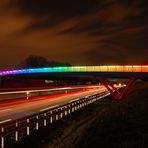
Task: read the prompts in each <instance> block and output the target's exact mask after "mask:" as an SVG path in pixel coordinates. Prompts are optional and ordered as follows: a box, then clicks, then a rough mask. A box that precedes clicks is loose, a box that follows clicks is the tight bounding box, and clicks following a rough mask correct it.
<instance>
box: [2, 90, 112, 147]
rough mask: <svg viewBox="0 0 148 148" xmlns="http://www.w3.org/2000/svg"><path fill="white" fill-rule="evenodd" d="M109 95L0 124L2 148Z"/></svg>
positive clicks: (73, 102) (96, 95)
mask: <svg viewBox="0 0 148 148" xmlns="http://www.w3.org/2000/svg"><path fill="white" fill-rule="evenodd" d="M108 95H110V93H108V91H105V92H102V93H95V94H93V95H91V96H86V97H83V98H79V99H78V100H73V101H71V102H70V103H68V104H65V105H62V106H58V107H54V106H53V108H51V109H48V110H44V111H42V112H40V113H37V114H34V115H31V116H28V117H24V118H21V119H18V120H14V121H10V122H6V123H3V124H0V137H1V139H0V142H1V148H4V147H5V146H8V145H11V144H12V143H14V142H17V141H19V140H21V139H23V138H24V137H25V136H28V135H30V134H31V133H32V132H33V131H36V130H39V128H41V127H45V126H47V125H48V124H52V123H53V122H55V121H57V120H59V119H62V118H63V117H65V116H67V115H69V114H71V113H73V112H75V111H77V110H79V109H81V108H83V107H85V106H87V105H89V104H90V103H93V102H95V101H97V100H99V99H101V98H103V97H106V96H108Z"/></svg>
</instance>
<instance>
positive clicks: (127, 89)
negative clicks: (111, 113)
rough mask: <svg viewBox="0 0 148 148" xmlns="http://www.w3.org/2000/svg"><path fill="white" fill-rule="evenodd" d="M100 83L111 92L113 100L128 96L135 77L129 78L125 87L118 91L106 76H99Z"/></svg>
mask: <svg viewBox="0 0 148 148" xmlns="http://www.w3.org/2000/svg"><path fill="white" fill-rule="evenodd" d="M100 81H101V83H102V84H103V85H104V86H105V87H106V88H107V89H108V91H109V92H110V93H111V95H112V96H113V98H114V99H115V100H121V99H123V97H124V96H126V97H127V96H128V95H129V93H130V92H131V90H132V88H133V86H134V84H135V82H136V79H135V78H130V80H129V82H128V84H127V85H126V86H125V88H124V89H123V90H122V91H120V90H119V89H118V88H116V87H115V86H114V85H113V84H112V83H111V82H110V81H109V80H107V79H106V78H100Z"/></svg>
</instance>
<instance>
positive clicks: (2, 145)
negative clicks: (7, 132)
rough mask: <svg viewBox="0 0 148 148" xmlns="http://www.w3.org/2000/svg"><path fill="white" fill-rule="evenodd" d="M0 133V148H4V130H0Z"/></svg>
mask: <svg viewBox="0 0 148 148" xmlns="http://www.w3.org/2000/svg"><path fill="white" fill-rule="evenodd" d="M1 132H2V136H1V148H4V137H3V133H4V128H3V127H2V128H1Z"/></svg>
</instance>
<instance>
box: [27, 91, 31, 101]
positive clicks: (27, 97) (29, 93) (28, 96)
mask: <svg viewBox="0 0 148 148" xmlns="http://www.w3.org/2000/svg"><path fill="white" fill-rule="evenodd" d="M29 94H30V92H29V91H27V92H26V95H27V99H29Z"/></svg>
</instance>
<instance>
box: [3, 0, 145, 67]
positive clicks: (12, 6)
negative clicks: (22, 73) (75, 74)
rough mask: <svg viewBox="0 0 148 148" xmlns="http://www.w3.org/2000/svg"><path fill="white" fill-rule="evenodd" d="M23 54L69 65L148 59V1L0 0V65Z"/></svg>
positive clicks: (7, 64) (9, 63) (14, 62)
mask: <svg viewBox="0 0 148 148" xmlns="http://www.w3.org/2000/svg"><path fill="white" fill-rule="evenodd" d="M29 55H40V56H44V57H46V58H48V59H49V60H55V61H60V62H69V63H71V64H74V65H101V64H146V63H148V0H0V69H6V68H8V69H10V68H13V67H14V66H15V65H17V64H18V63H19V62H20V61H22V60H23V59H24V58H26V57H28V56H29Z"/></svg>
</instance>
